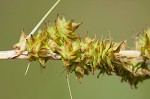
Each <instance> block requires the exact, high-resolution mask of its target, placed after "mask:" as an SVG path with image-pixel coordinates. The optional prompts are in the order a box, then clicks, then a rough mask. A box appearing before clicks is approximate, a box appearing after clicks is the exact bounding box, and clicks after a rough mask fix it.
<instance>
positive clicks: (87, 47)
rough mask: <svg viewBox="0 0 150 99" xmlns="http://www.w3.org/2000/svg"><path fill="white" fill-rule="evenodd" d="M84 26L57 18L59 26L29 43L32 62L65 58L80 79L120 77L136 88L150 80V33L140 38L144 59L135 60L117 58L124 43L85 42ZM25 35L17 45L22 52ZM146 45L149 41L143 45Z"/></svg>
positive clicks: (27, 45)
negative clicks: (148, 61)
mask: <svg viewBox="0 0 150 99" xmlns="http://www.w3.org/2000/svg"><path fill="white" fill-rule="evenodd" d="M80 24H81V23H73V21H66V20H65V18H64V17H62V18H59V17H58V18H57V19H56V21H55V23H54V24H53V23H49V24H48V25H46V28H45V29H44V30H40V31H39V32H38V34H37V35H36V36H33V35H31V38H30V39H28V40H27V42H26V43H27V44H26V50H25V51H28V55H29V57H30V58H29V60H30V61H35V60H37V61H39V63H40V64H41V65H42V67H45V63H46V61H47V60H48V59H49V57H55V56H58V55H59V56H61V60H62V62H63V64H64V68H65V70H66V71H67V72H68V73H72V72H74V73H75V75H76V77H77V78H78V79H79V80H80V79H81V78H83V76H84V75H88V74H94V71H95V70H99V71H100V72H99V74H98V76H99V75H100V74H108V75H112V74H116V75H118V76H120V77H121V80H122V81H126V82H128V83H129V84H130V85H131V86H134V87H136V85H137V84H138V82H141V81H143V80H145V79H147V78H149V69H148V68H147V65H146V63H145V60H143V57H145V58H148V59H149V58H150V53H149V52H150V49H149V47H150V41H149V38H150V36H149V35H150V33H149V35H148V33H145V34H144V36H142V37H141V38H142V39H141V38H140V39H139V41H138V42H139V45H141V49H140V50H141V51H142V55H143V57H142V59H137V58H131V57H116V56H115V53H119V52H120V50H122V48H123V47H124V42H121V43H115V42H113V41H111V40H107V39H101V40H99V39H97V38H96V37H94V38H93V39H91V38H90V37H89V36H88V35H87V36H86V37H85V38H84V39H81V37H80V36H79V35H78V34H77V33H75V30H76V29H77V28H78V27H79V26H80ZM25 38H26V36H25V34H24V33H23V34H22V36H21V38H20V41H19V43H17V44H15V45H14V48H15V49H19V48H20V46H21V45H22V43H23V41H24V40H25ZM143 42H146V43H144V44H143Z"/></svg>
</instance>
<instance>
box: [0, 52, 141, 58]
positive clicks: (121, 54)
mask: <svg viewBox="0 0 150 99" xmlns="http://www.w3.org/2000/svg"><path fill="white" fill-rule="evenodd" d="M17 51H19V50H8V51H0V59H1V60H2V59H11V58H10V57H11V56H14V55H16V54H17V53H16V52H17ZM115 57H116V58H119V57H127V58H139V57H141V52H140V51H138V50H122V51H120V52H119V53H115ZM48 58H49V59H50V60H60V59H61V56H59V55H56V56H55V57H48ZM16 59H26V60H28V59H29V56H28V52H27V51H25V52H23V53H22V54H21V55H19V56H18V57H16Z"/></svg>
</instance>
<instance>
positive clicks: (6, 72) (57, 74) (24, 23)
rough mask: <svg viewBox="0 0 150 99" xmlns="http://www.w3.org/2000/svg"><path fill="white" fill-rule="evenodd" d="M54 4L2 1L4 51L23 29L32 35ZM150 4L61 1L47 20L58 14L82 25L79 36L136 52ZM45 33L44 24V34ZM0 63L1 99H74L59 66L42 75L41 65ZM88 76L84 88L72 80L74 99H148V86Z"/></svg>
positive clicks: (149, 21) (138, 0) (0, 43)
mask: <svg viewBox="0 0 150 99" xmlns="http://www.w3.org/2000/svg"><path fill="white" fill-rule="evenodd" d="M55 2H56V0H0V50H10V49H12V45H13V44H15V43H16V42H18V40H19V36H20V34H21V31H22V29H24V30H25V32H26V33H27V34H28V33H29V32H30V31H31V30H32V29H33V27H34V26H35V25H36V24H37V23H38V21H39V20H40V19H41V18H42V17H43V15H44V14H45V13H46V12H47V10H48V9H49V8H50V7H51V6H52V5H53V4H54V3H55ZM149 4H150V0H61V2H60V4H59V5H58V6H57V7H56V8H55V9H54V11H53V12H52V13H51V15H49V17H48V18H47V19H46V20H45V22H47V21H52V22H54V20H55V19H56V17H57V14H59V15H64V16H65V17H66V19H68V20H69V19H73V20H74V21H75V22H82V23H83V24H82V25H81V26H80V28H79V29H78V30H77V33H78V34H80V35H81V36H85V35H86V32H88V33H89V35H90V36H91V37H93V36H94V35H95V34H96V35H97V37H99V38H100V37H102V35H103V36H104V37H107V36H109V34H111V36H112V38H113V39H114V41H116V42H120V41H122V40H127V41H128V45H127V46H128V48H129V49H134V40H135V37H136V35H137V34H138V33H139V32H141V31H142V30H143V29H144V28H145V27H146V26H147V25H150V5H149ZM43 27H44V24H42V26H41V28H43ZM27 64H28V61H26V60H0V99H70V96H69V92H68V87H67V82H66V76H65V75H66V73H65V72H63V71H64V68H63V64H62V62H61V61H48V62H47V68H46V69H45V70H43V71H41V70H40V65H39V63H38V62H33V63H31V66H30V69H29V71H28V74H27V75H26V76H24V73H25V70H26V67H27ZM96 75H97V72H96V73H95V75H89V76H85V77H84V78H83V79H82V83H81V84H80V83H79V82H78V81H77V80H76V78H75V76H74V74H71V76H70V84H71V90H72V94H73V99H150V94H149V92H150V80H146V81H144V82H143V83H140V84H139V85H138V89H131V88H130V86H129V85H128V84H127V83H121V82H120V78H119V77H117V76H107V75H104V76H100V78H99V79H97V78H96Z"/></svg>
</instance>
